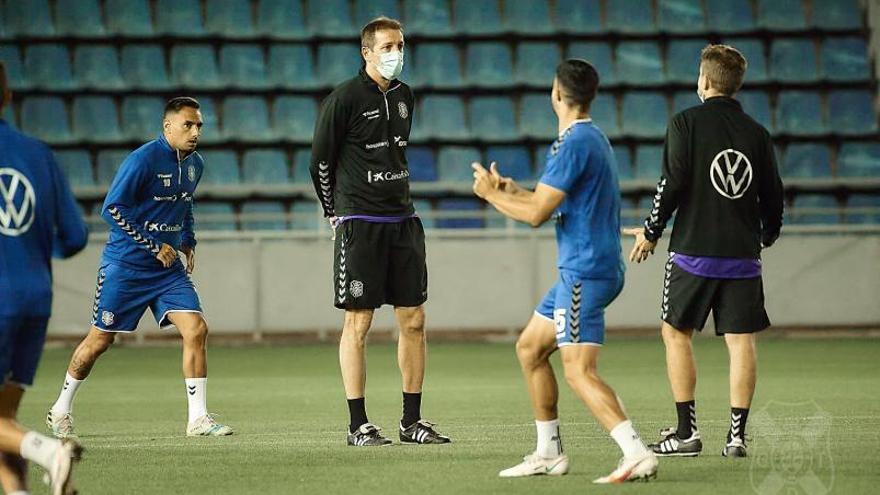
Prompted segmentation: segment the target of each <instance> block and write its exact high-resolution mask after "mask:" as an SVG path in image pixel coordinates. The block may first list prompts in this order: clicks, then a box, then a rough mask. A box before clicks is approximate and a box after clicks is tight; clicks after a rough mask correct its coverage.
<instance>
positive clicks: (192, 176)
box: [186, 165, 196, 182]
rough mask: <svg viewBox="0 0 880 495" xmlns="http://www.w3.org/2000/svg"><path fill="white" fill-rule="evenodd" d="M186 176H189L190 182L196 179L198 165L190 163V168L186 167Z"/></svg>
mask: <svg viewBox="0 0 880 495" xmlns="http://www.w3.org/2000/svg"><path fill="white" fill-rule="evenodd" d="M186 176H187V177H189V181H190V182H195V181H196V167H195V165H190V166H189V168H187V169H186Z"/></svg>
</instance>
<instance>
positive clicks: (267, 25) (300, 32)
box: [257, 0, 309, 39]
mask: <svg viewBox="0 0 880 495" xmlns="http://www.w3.org/2000/svg"><path fill="white" fill-rule="evenodd" d="M257 32H258V33H260V34H262V35H264V36H270V37H274V38H283V39H304V38H308V37H309V32H308V30H307V29H306V24H305V15H304V14H303V9H302V2H300V0H260V3H259V6H258V7H257Z"/></svg>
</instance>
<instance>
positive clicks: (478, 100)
mask: <svg viewBox="0 0 880 495" xmlns="http://www.w3.org/2000/svg"><path fill="white" fill-rule="evenodd" d="M468 115H469V116H470V127H471V130H472V131H473V136H474V137H475V138H477V139H484V140H493V139H494V140H499V139H513V138H515V137H517V135H518V134H519V133H518V132H517V130H516V117H514V113H513V102H512V101H510V98H508V97H506V96H478V97H475V98H473V99H471V101H470V105H469V111H468Z"/></svg>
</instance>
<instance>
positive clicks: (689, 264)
mask: <svg viewBox="0 0 880 495" xmlns="http://www.w3.org/2000/svg"><path fill="white" fill-rule="evenodd" d="M672 260H673V261H674V262H675V264H676V265H678V267H679V268H681V269H682V270H684V271H686V272H688V273H690V274H692V275H697V276H699V277H707V278H753V277H760V276H761V260H755V259H749V258H716V257H710V256H688V255H686V254H678V253H672Z"/></svg>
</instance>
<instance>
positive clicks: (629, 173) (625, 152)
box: [613, 144, 636, 181]
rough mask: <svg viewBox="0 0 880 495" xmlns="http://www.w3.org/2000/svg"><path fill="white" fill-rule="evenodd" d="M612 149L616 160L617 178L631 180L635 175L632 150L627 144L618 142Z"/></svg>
mask: <svg viewBox="0 0 880 495" xmlns="http://www.w3.org/2000/svg"><path fill="white" fill-rule="evenodd" d="M613 149H614V158H615V159H616V161H617V178H618V180H622V181H623V180H633V179H634V178H635V176H636V175H635V170H634V169H633V166H632V151H631V150H630V149H629V146H624V145H622V144H618V145H616V146H614V147H613Z"/></svg>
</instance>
